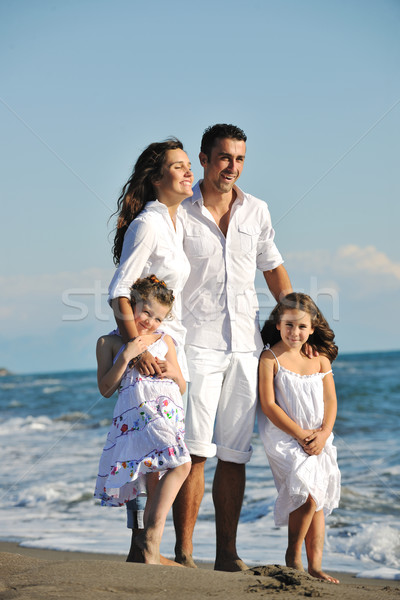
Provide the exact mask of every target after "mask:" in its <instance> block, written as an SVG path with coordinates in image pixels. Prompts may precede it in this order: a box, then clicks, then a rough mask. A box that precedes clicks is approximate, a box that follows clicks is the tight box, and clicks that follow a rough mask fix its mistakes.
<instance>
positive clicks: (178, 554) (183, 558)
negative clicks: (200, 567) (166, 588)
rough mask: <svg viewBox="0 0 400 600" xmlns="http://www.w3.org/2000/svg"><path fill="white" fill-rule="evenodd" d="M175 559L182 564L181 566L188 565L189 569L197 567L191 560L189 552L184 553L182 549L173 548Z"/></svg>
mask: <svg viewBox="0 0 400 600" xmlns="http://www.w3.org/2000/svg"><path fill="white" fill-rule="evenodd" d="M175 560H176V562H177V563H179V564H180V565H182V567H188V568H189V569H197V565H196V563H195V562H194V560H193V556H192V555H191V554H186V552H184V551H183V550H179V551H178V550H177V549H176V548H175Z"/></svg>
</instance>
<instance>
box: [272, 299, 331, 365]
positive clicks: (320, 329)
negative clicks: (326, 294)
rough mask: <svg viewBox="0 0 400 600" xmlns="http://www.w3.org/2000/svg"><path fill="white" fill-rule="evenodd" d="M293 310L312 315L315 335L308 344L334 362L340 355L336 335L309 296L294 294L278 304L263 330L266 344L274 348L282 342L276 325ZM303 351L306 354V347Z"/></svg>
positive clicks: (312, 335)
mask: <svg viewBox="0 0 400 600" xmlns="http://www.w3.org/2000/svg"><path fill="white" fill-rule="evenodd" d="M293 309H295V310H301V311H303V312H306V313H307V314H309V315H310V317H311V326H312V327H313V328H314V333H312V334H311V335H310V337H309V338H308V340H307V344H309V345H310V346H311V347H312V348H313V349H314V350H317V351H318V352H319V353H320V354H323V355H324V356H327V357H328V358H329V360H330V361H331V362H333V361H334V360H335V358H336V357H337V355H338V347H337V345H336V344H335V342H334V339H335V334H334V333H333V331H332V329H331V328H330V327H329V325H328V322H327V321H326V319H325V317H324V315H323V314H322V312H321V311H320V310H319V308H318V307H317V305H316V304H315V302H314V301H313V300H312V298H310V296H307V294H301V293H299V292H292V293H291V294H288V295H287V296H285V297H284V298H283V299H282V300H281V301H280V302H278V304H277V305H276V306H275V308H274V309H273V311H272V312H271V314H270V316H269V319H268V320H267V321H266V322H265V324H264V327H263V328H262V331H261V337H262V339H263V342H264V344H270V345H271V346H273V345H274V344H277V343H278V342H279V341H280V340H281V334H280V333H279V331H278V329H277V328H276V325H277V324H278V323H280V321H281V319H282V316H283V314H284V312H285V311H287V310H293ZM301 350H302V352H303V354H305V352H304V346H303V347H302V349H301Z"/></svg>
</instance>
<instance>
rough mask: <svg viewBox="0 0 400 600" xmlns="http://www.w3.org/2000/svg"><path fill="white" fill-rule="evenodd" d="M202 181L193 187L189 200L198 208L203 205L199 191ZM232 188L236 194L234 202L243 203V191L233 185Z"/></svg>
mask: <svg viewBox="0 0 400 600" xmlns="http://www.w3.org/2000/svg"><path fill="white" fill-rule="evenodd" d="M202 181H203V180H202V179H199V181H198V182H197V183H196V185H195V186H194V187H193V196H192V198H191V200H192V204H194V203H195V202H197V203H198V204H199V206H201V205H203V204H204V200H203V196H202V194H201V189H200V184H201V182H202ZM233 187H234V190H235V192H236V200H237V201H238V202H239V204H243V201H244V198H245V195H244V192H243V190H241V189H240V187H238V186H237V185H234V186H233ZM236 200H235V202H236Z"/></svg>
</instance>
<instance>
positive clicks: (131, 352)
mask: <svg viewBox="0 0 400 600" xmlns="http://www.w3.org/2000/svg"><path fill="white" fill-rule="evenodd" d="M131 298H132V307H133V314H134V319H135V326H136V329H137V332H138V336H137V337H135V338H133V339H132V340H129V341H128V343H127V344H124V343H123V341H122V338H121V337H120V336H119V335H115V334H110V335H106V336H103V337H101V338H100V339H99V340H98V342H97V364H98V369H97V378H98V386H99V390H100V392H101V394H102V395H103V396H105V397H106V398H107V397H110V396H111V395H112V394H113V393H114V392H115V391H116V390H117V389H118V399H117V402H116V405H115V408H114V414H113V421H112V424H111V429H110V431H109V433H108V436H107V441H106V444H105V446H104V450H103V453H102V456H101V458H100V464H99V474H98V477H97V483H96V490H95V497H96V498H100V499H101V501H102V504H103V505H106V506H122V505H124V504H125V503H126V502H128V501H131V500H133V499H134V498H136V497H137V496H138V495H139V494H142V493H146V492H147V496H148V499H147V504H146V510H145V522H144V525H145V527H144V530H143V532H142V533H141V534H140V535H137V536H135V539H134V543H135V545H136V548H137V549H138V550H139V551H140V554H141V557H142V560H143V562H145V563H147V564H160V542H161V537H162V532H163V530H164V525H165V520H166V517H167V514H168V511H169V509H170V508H171V506H172V503H173V501H174V499H175V496H176V494H177V493H178V491H179V489H180V488H181V486H182V484H183V482H184V480H185V479H186V477H187V475H188V473H189V471H190V465H191V460H190V455H189V451H188V449H187V448H186V445H185V442H184V416H183V405H182V393H183V392H184V391H185V388H186V382H185V379H184V377H183V375H182V372H181V370H180V367H179V363H178V360H177V356H176V351H175V346H174V341H173V340H172V338H171V337H170V336H169V335H166V334H165V333H164V332H163V331H162V330H161V329H159V326H160V325H161V322H162V321H163V320H164V319H165V318H166V317H167V316H168V314H169V312H170V310H171V307H172V303H173V301H174V296H173V293H172V291H171V290H169V289H168V288H167V287H166V285H165V283H164V282H163V281H159V280H158V279H157V278H156V277H155V276H154V275H151V276H149V277H145V278H143V279H139V280H138V281H136V283H135V284H134V285H133V286H132V296H131ZM147 349H149V350H150V351H151V352H152V355H153V356H154V357H155V360H156V361H157V364H158V366H159V368H160V371H161V373H162V375H161V376H143V375H141V374H140V373H139V371H138V370H137V369H136V368H135V364H137V362H138V359H140V356H141V354H142V353H143V352H145V351H146V350H147ZM160 474H162V477H161V478H159V475H160Z"/></svg>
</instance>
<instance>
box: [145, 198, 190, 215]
mask: <svg viewBox="0 0 400 600" xmlns="http://www.w3.org/2000/svg"><path fill="white" fill-rule="evenodd" d="M181 210H182V206H181V205H179V206H178V209H177V211H176V214H180V211H181ZM143 211H146V212H157V213H160V214H162V215H165V216H168V217H169V211H168V207H167V206H165V204H162V202H160V201H159V200H150V202H147V203H146V205H145V207H144V209H143Z"/></svg>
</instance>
